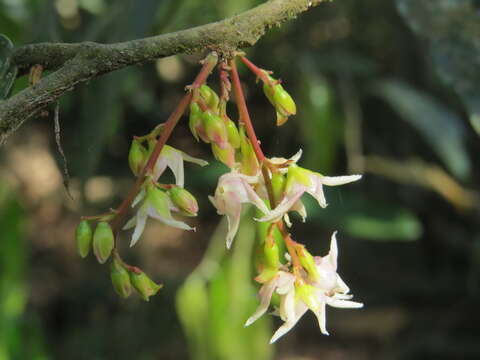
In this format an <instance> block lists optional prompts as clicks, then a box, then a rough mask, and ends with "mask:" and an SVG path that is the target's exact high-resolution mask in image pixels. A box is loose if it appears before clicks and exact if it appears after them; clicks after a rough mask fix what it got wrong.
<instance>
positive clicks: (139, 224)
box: [130, 205, 147, 247]
mask: <svg viewBox="0 0 480 360" xmlns="http://www.w3.org/2000/svg"><path fill="white" fill-rule="evenodd" d="M146 222H147V209H146V207H145V205H142V207H141V208H140V209H139V210H138V212H137V221H136V225H135V230H133V234H132V241H131V242H130V247H132V246H133V245H135V244H136V243H137V241H138V239H140V236H142V234H143V230H144V229H145V223H146Z"/></svg>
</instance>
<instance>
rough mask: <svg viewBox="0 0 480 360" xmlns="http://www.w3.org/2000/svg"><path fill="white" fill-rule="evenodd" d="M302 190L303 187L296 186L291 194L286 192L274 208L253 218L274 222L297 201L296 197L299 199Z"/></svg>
mask: <svg viewBox="0 0 480 360" xmlns="http://www.w3.org/2000/svg"><path fill="white" fill-rule="evenodd" d="M304 192H305V188H303V187H297V188H296V189H295V192H292V193H291V194H286V195H285V196H284V198H283V199H282V201H280V203H279V204H278V205H277V206H276V207H275V209H273V210H271V211H267V213H265V214H266V215H265V216H263V217H261V218H259V219H255V220H257V221H261V222H264V221H269V222H276V221H278V220H280V219H281V218H282V216H283V215H284V214H285V213H287V212H288V211H289V210H290V208H291V207H292V206H293V205H294V204H295V203H296V202H297V201H298V199H300V197H301V196H302V195H303V193H304Z"/></svg>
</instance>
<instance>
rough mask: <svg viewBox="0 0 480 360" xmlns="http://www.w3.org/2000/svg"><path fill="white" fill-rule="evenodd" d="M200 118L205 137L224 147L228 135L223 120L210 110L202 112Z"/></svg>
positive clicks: (226, 143)
mask: <svg viewBox="0 0 480 360" xmlns="http://www.w3.org/2000/svg"><path fill="white" fill-rule="evenodd" d="M202 119H203V126H204V127H205V133H206V134H207V138H208V139H209V140H210V141H211V142H214V143H215V144H217V145H218V146H219V147H220V148H222V149H224V148H225V147H226V146H227V145H228V135H227V128H226V127H225V123H224V122H223V120H222V119H221V118H220V116H218V115H215V114H214V113H213V112H212V111H210V110H207V111H205V112H204V113H203V115H202Z"/></svg>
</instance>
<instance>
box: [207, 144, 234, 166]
mask: <svg viewBox="0 0 480 360" xmlns="http://www.w3.org/2000/svg"><path fill="white" fill-rule="evenodd" d="M212 153H213V155H214V156H215V159H217V160H218V161H221V162H222V163H224V164H225V165H227V166H228V167H229V168H233V166H234V165H235V149H234V148H233V147H232V146H231V145H230V144H228V143H227V146H226V147H225V148H223V149H221V148H220V147H219V146H218V145H217V144H215V143H212Z"/></svg>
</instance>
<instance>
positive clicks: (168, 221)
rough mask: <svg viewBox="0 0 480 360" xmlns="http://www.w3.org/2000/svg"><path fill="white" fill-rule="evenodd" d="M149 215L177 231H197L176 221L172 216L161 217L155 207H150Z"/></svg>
mask: <svg viewBox="0 0 480 360" xmlns="http://www.w3.org/2000/svg"><path fill="white" fill-rule="evenodd" d="M148 215H149V216H150V217H152V218H153V219H155V220H158V221H160V222H162V223H164V224H166V225H169V226H172V227H174V228H177V229H181V230H193V231H195V228H194V227H191V226H190V225H188V224H186V223H184V222H183V221H179V220H175V219H174V218H173V217H172V216H167V215H161V214H159V213H158V212H157V211H156V210H155V208H154V207H153V206H149V207H148Z"/></svg>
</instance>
